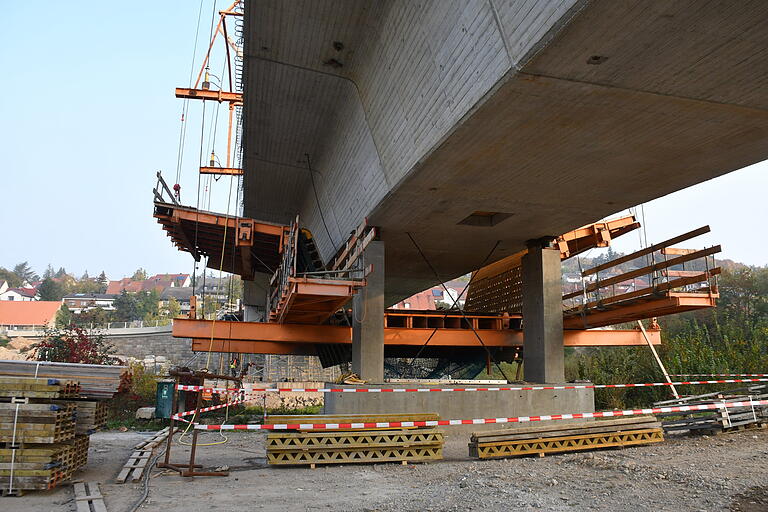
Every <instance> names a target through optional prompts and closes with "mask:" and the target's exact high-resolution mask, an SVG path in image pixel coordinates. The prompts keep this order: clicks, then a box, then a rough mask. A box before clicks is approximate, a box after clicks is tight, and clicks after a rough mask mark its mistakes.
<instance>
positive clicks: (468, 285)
mask: <svg viewBox="0 0 768 512" xmlns="http://www.w3.org/2000/svg"><path fill="white" fill-rule="evenodd" d="M500 243H501V240H496V243H495V244H493V247H492V248H491V251H490V252H489V253H488V255H487V256H486V257H485V259H483V261H482V262H481V263H480V265H479V266H478V269H480V268H482V267H484V266H485V264H486V263H487V262H488V260H489V259H491V256H492V255H493V253H494V252H495V251H496V248H497V247H498V246H499V244H500ZM476 275H477V272H475V273H473V274H472V275H471V276H470V278H469V282H468V283H467V285H466V286H465V287H464V289H463V290H461V293H460V294H458V295H457V296H456V298H455V299H453V304H451V307H450V308H449V309H447V310H446V312H445V314H444V315H443V322H445V319H446V318H448V311H450V310H452V309H453V308H454V306H456V307H457V308H458V306H459V301H460V300H461V297H462V296H463V295H464V293H465V292H466V291H467V290H468V289H469V287H470V285H472V281H473V280H474V279H475V276H476ZM437 329H438V328H437V327H435V328H434V329H433V330H432V333H431V334H430V335H429V337H428V338H427V341H425V342H424V344H423V345H422V346H421V348H419V351H418V352H417V353H416V355H415V356H413V357H412V358H411V362H410V364H409V365H408V367H409V369H410V370H413V365H414V362H415V361H416V359H418V357H419V356H420V355H421V353H422V352H423V351H424V349H425V348H426V347H427V344H428V343H429V342H430V341H431V340H432V337H433V336H434V335H435V333H437Z"/></svg>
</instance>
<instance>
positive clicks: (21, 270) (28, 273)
mask: <svg viewBox="0 0 768 512" xmlns="http://www.w3.org/2000/svg"><path fill="white" fill-rule="evenodd" d="M13 273H14V274H16V276H17V277H18V278H19V280H21V282H22V284H23V283H31V282H32V281H37V280H38V279H39V278H40V276H38V275H37V274H36V273H35V272H34V271H33V270H32V268H31V267H30V266H29V265H28V264H27V262H26V261H22V262H21V263H19V264H17V265H16V266H15V267H13Z"/></svg>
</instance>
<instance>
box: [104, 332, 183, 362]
mask: <svg viewBox="0 0 768 512" xmlns="http://www.w3.org/2000/svg"><path fill="white" fill-rule="evenodd" d="M107 341H108V342H109V343H111V344H112V345H114V347H115V351H116V352H115V354H116V355H117V356H124V357H126V358H130V357H132V358H134V359H139V360H144V359H148V358H151V357H152V356H154V357H158V356H160V357H165V358H166V359H167V361H168V362H169V363H171V364H172V365H177V364H178V365H183V364H185V363H187V362H189V361H190V360H191V359H192V358H193V357H194V355H195V353H194V352H192V340H191V339H189V338H174V337H173V336H172V335H171V333H170V332H164V333H148V334H140V335H130V336H127V335H123V336H107Z"/></svg>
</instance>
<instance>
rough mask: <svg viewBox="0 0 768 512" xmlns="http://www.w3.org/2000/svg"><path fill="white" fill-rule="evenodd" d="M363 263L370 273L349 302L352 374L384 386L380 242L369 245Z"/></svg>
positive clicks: (382, 283) (382, 246)
mask: <svg viewBox="0 0 768 512" xmlns="http://www.w3.org/2000/svg"><path fill="white" fill-rule="evenodd" d="M363 261H364V263H365V265H366V266H368V265H373V272H371V273H370V274H368V277H367V278H366V282H367V284H366V286H365V288H363V289H362V290H360V291H358V292H357V294H356V295H355V296H354V297H353V298H352V316H353V319H352V371H353V372H355V373H357V374H358V375H359V376H360V378H361V379H364V380H367V381H369V382H384V242H381V241H374V242H371V243H369V244H368V247H366V248H365V251H364V253H363Z"/></svg>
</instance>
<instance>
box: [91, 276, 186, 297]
mask: <svg viewBox="0 0 768 512" xmlns="http://www.w3.org/2000/svg"><path fill="white" fill-rule="evenodd" d="M171 283H172V281H171V280H170V279H165V280H153V279H147V280H144V281H133V280H132V279H131V278H129V277H126V278H124V279H121V280H119V281H110V282H109V284H108V285H107V291H106V292H105V293H107V294H110V295H120V293H122V291H123V290H125V291H126V292H128V293H137V292H149V291H152V290H156V291H157V292H158V293H160V292H161V291H163V290H164V289H165V288H166V287H168V286H171Z"/></svg>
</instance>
